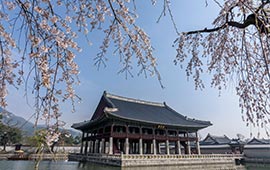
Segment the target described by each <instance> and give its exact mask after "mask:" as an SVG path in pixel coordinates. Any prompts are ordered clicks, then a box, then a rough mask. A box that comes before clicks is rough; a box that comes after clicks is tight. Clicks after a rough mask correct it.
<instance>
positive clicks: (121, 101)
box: [73, 92, 212, 129]
mask: <svg viewBox="0 0 270 170" xmlns="http://www.w3.org/2000/svg"><path fill="white" fill-rule="evenodd" d="M101 111H102V113H100V112H101ZM103 114H106V115H107V116H112V117H117V118H121V119H126V120H132V121H138V122H145V123H151V124H162V125H171V126H177V127H194V128H196V129H201V128H205V127H208V126H210V125H212V124H211V122H209V121H201V120H196V119H190V118H187V117H186V116H183V115H181V114H179V113H178V112H176V111H175V110H173V109H172V108H170V107H169V106H168V105H166V103H165V102H164V103H156V102H149V101H143V100H137V99H132V98H127V97H122V96H117V95H113V94H109V93H106V92H104V94H103V96H102V98H101V100H100V102H99V105H98V107H97V109H96V111H95V113H94V114H93V116H92V118H91V120H90V121H88V122H84V123H80V124H74V125H73V127H74V128H76V129H80V126H85V124H89V123H91V122H95V120H98V119H99V118H100V117H102V115H103Z"/></svg>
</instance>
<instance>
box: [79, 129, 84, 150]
mask: <svg viewBox="0 0 270 170" xmlns="http://www.w3.org/2000/svg"><path fill="white" fill-rule="evenodd" d="M83 138H84V132H83V133H82V140H81V150H80V153H81V154H83Z"/></svg>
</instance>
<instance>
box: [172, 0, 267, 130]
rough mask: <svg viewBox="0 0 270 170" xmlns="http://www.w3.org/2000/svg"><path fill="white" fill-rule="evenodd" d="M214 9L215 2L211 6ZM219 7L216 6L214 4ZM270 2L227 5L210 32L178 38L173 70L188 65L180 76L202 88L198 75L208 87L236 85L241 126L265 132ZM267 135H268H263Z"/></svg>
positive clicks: (238, 1)
mask: <svg viewBox="0 0 270 170" xmlns="http://www.w3.org/2000/svg"><path fill="white" fill-rule="evenodd" d="M217 3H218V2H217ZM219 5H220V4H219ZM269 7H270V1H268V0H261V1H252V0H249V1H244V0H227V1H225V3H224V5H222V6H221V5H220V8H221V10H220V13H219V15H218V16H217V18H216V19H215V20H214V22H213V28H204V29H200V30H193V31H190V32H185V33H182V34H181V36H180V37H179V38H178V39H177V40H176V43H177V45H178V47H177V56H176V59H175V63H176V64H179V63H180V64H181V63H183V62H184V61H188V64H187V67H186V73H187V75H188V76H192V77H193V79H194V81H195V86H196V87H197V88H203V87H204V84H203V81H202V79H201V76H200V75H201V73H202V72H203V71H206V72H209V73H210V74H211V76H212V81H211V85H212V86H214V87H217V88H218V89H222V88H223V87H226V86H227V85H228V83H229V82H230V81H233V82H234V83H235V84H236V91H237V95H238V96H239V106H240V108H241V109H242V113H243V116H242V117H243V120H244V121H246V122H247V125H252V126H257V127H261V128H265V130H266V132H267V133H268V127H267V124H268V123H269V122H270V119H269V114H270V107H269V106H270V105H269V104H270V101H269V97H270V91H269V90H270V88H269V87H270V72H269V64H270V58H269V57H270V56H269V52H270V46H269V42H270V41H269V26H270V25H269V14H270V13H269V12H270V11H269ZM268 135H269V134H268Z"/></svg>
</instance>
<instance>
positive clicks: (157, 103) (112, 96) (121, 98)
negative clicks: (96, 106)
mask: <svg viewBox="0 0 270 170" xmlns="http://www.w3.org/2000/svg"><path fill="white" fill-rule="evenodd" d="M104 94H105V96H106V97H108V98H113V99H118V100H123V101H128V102H133V103H139V104H147V105H152V106H159V107H165V105H164V103H159V102H151V101H145V100H141V99H134V98H129V97H123V96H119V95H114V94H111V93H107V92H106V93H104Z"/></svg>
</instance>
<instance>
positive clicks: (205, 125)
mask: <svg viewBox="0 0 270 170" xmlns="http://www.w3.org/2000/svg"><path fill="white" fill-rule="evenodd" d="M105 114H107V115H108V116H112V117H115V118H119V119H123V120H130V121H136V122H140V123H149V124H159V125H165V126H173V127H180V128H194V129H198V130H199V129H203V128H206V127H208V126H211V125H212V123H211V122H207V123H208V124H201V125H200V124H198V125H180V124H167V123H161V122H153V121H145V120H140V119H133V118H128V117H124V116H119V115H117V114H114V113H112V112H105ZM196 123H197V122H196Z"/></svg>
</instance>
